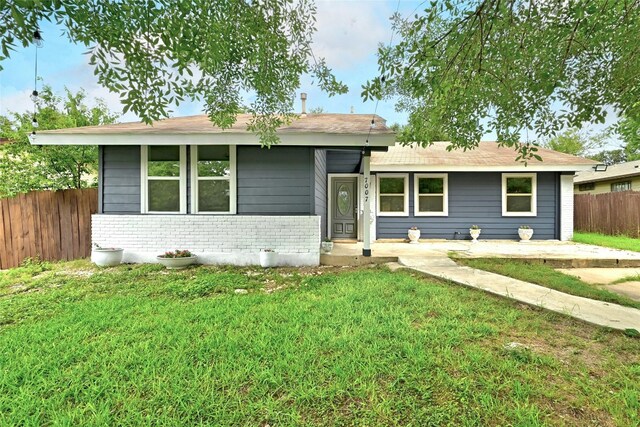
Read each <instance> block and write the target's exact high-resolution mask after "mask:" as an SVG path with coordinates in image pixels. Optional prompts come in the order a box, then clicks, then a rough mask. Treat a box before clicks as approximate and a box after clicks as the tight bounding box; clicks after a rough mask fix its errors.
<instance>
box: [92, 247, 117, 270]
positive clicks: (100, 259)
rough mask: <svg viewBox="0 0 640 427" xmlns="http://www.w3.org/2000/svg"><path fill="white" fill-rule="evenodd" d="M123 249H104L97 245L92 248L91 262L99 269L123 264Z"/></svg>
mask: <svg viewBox="0 0 640 427" xmlns="http://www.w3.org/2000/svg"><path fill="white" fill-rule="evenodd" d="M123 251H124V249H122V248H103V247H101V246H100V245H98V244H97V243H94V244H93V247H92V248H91V261H93V263H94V264H95V265H97V266H98V267H113V266H114V265H118V264H120V263H121V262H122V252H123Z"/></svg>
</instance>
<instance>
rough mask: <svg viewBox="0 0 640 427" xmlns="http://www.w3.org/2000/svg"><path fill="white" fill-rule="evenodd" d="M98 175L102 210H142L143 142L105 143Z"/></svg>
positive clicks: (137, 211)
mask: <svg viewBox="0 0 640 427" xmlns="http://www.w3.org/2000/svg"><path fill="white" fill-rule="evenodd" d="M99 179H100V180H101V190H102V212H103V213H107V214H134V213H140V146H137V145H128V146H113V145H105V146H103V147H102V176H101V177H99Z"/></svg>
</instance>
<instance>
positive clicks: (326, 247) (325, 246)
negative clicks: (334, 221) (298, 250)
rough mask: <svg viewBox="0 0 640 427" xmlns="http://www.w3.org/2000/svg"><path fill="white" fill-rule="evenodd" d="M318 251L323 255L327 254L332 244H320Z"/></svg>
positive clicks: (331, 248)
mask: <svg viewBox="0 0 640 427" xmlns="http://www.w3.org/2000/svg"><path fill="white" fill-rule="evenodd" d="M320 250H321V251H322V253H323V254H329V253H331V251H332V250H333V242H322V243H320Z"/></svg>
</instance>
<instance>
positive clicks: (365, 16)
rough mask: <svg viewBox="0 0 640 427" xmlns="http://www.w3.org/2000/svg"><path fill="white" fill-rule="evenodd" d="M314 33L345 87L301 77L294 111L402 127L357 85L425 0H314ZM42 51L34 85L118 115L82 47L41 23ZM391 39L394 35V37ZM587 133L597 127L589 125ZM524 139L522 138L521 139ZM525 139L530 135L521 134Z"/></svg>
mask: <svg viewBox="0 0 640 427" xmlns="http://www.w3.org/2000/svg"><path fill="white" fill-rule="evenodd" d="M316 4H317V8H318V13H317V25H316V26H317V30H318V31H317V32H316V34H315V36H314V43H313V46H312V48H313V51H314V54H315V56H316V57H324V58H325V59H326V61H327V65H328V66H329V67H330V68H332V69H333V72H334V74H335V75H336V77H337V78H338V79H339V80H341V81H342V82H343V83H345V84H346V85H347V86H348V87H349V92H348V93H347V94H344V95H336V96H334V97H328V96H327V95H326V94H324V93H323V92H322V91H321V90H320V89H318V88H317V87H316V86H314V84H313V82H312V79H311V78H310V77H308V76H304V77H303V79H302V86H301V87H300V89H299V90H298V91H297V93H296V98H297V99H296V103H295V109H296V111H299V109H300V101H299V95H300V92H306V93H307V108H308V109H311V108H317V107H321V108H322V109H323V110H324V111H325V112H328V113H349V112H351V109H352V107H353V111H354V112H355V113H365V114H373V113H374V112H376V113H377V114H378V115H379V116H382V117H383V118H385V119H386V120H387V123H388V124H393V123H399V124H403V123H406V121H407V114H406V113H404V112H397V111H396V110H395V106H394V102H393V100H384V101H380V102H379V103H378V105H377V109H376V104H375V102H371V101H370V102H367V103H364V102H363V101H362V98H361V96H360V93H361V91H362V85H363V84H364V83H365V82H366V81H367V80H369V79H371V78H373V77H375V76H376V75H377V74H378V68H377V58H376V55H375V54H376V50H377V47H378V45H379V44H380V43H382V44H385V45H388V44H389V42H390V40H391V39H392V30H391V22H390V20H389V18H390V17H391V15H392V14H393V13H394V12H395V11H396V8H397V9H398V12H399V13H400V15H401V16H403V17H410V16H413V15H414V14H415V13H416V12H419V11H421V10H422V9H423V8H424V4H425V1H423V0H421V1H416V0H367V1H363V0H316ZM41 31H42V34H43V38H44V46H43V47H42V48H41V49H38V76H39V77H41V78H42V81H41V82H38V86H39V87H41V86H42V83H43V82H44V83H46V84H49V85H51V86H52V87H53V89H54V91H55V92H57V93H62V92H63V90H64V87H65V86H66V87H67V88H69V89H70V90H72V91H74V92H75V91H77V90H79V89H80V88H84V89H85V90H86V91H87V93H88V98H89V100H93V99H94V98H102V99H103V100H104V101H105V102H106V103H107V106H108V107H109V109H110V110H111V111H114V112H116V113H121V112H122V105H121V104H120V102H119V97H118V95H117V94H114V93H110V92H109V91H108V90H107V89H105V88H103V87H102V86H100V85H99V84H98V82H97V78H96V77H95V76H94V74H93V67H92V66H90V65H89V63H88V61H89V57H88V56H87V55H84V54H83V52H85V51H86V48H85V47H84V46H82V45H76V44H73V43H71V42H70V41H69V40H68V39H67V38H66V37H65V36H64V35H62V34H61V28H60V27H56V26H55V25H53V24H49V23H43V26H42V28H41ZM396 36H397V35H396ZM34 56H35V47H34V46H29V47H27V48H24V49H23V48H19V49H17V51H16V52H13V53H12V54H11V58H10V59H8V60H5V61H3V64H2V65H3V67H4V70H2V71H0V115H6V114H7V113H8V112H11V111H16V112H23V111H31V110H32V109H33V104H32V102H31V101H30V99H29V95H30V94H31V92H32V91H33V87H34V71H35V68H34V65H35V57H34ZM201 113H202V105H201V104H198V103H184V104H181V105H180V106H179V107H178V108H177V110H176V111H175V112H174V113H173V116H174V117H177V116H186V115H193V114H201ZM614 118H615V117H611V116H610V117H609V119H608V120H607V125H608V124H610V123H611V122H612V120H613V119H614ZM137 120H138V117H137V116H136V115H134V114H133V113H131V112H129V113H127V114H125V115H123V116H121V117H120V121H121V122H127V121H137ZM590 128H591V130H596V131H597V130H599V129H602V128H603V126H602V125H600V126H592V127H590ZM523 136H524V135H523ZM527 136H528V137H529V138H531V135H527ZM483 139H488V140H492V139H493V140H494V139H495V135H491V134H488V135H485V137H484V138H483Z"/></svg>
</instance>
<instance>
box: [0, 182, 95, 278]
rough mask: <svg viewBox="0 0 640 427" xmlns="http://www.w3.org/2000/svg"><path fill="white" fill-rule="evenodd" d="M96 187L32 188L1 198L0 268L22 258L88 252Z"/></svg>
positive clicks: (76, 255)
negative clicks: (48, 189)
mask: <svg viewBox="0 0 640 427" xmlns="http://www.w3.org/2000/svg"><path fill="white" fill-rule="evenodd" d="M97 208H98V191H97V189H95V188H88V189H83V190H62V191H34V192H31V193H28V194H20V195H18V196H16V197H12V198H9V199H0V268H3V269H4V268H11V267H16V266H18V265H20V264H21V263H22V261H23V260H24V259H25V258H29V257H39V258H40V259H43V260H47V261H56V260H71V259H75V258H83V257H88V256H89V255H90V254H91V214H94V213H95V212H96V211H97Z"/></svg>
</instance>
